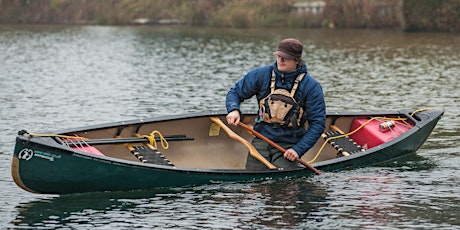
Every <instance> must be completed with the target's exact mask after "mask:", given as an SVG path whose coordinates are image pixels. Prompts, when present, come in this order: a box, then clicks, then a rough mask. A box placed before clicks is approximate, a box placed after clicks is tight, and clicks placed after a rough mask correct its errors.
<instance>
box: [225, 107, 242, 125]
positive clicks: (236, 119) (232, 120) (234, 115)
mask: <svg viewBox="0 0 460 230" xmlns="http://www.w3.org/2000/svg"><path fill="white" fill-rule="evenodd" d="M227 123H228V124H230V125H234V126H238V124H239V123H240V111H238V110H233V111H231V112H230V113H229V114H227Z"/></svg>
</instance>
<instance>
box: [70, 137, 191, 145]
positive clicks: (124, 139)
mask: <svg viewBox="0 0 460 230" xmlns="http://www.w3.org/2000/svg"><path fill="white" fill-rule="evenodd" d="M164 138H165V139H166V140H167V141H188V140H193V138H191V137H187V136H185V135H171V136H165V137H164ZM159 140H160V138H159V137H155V141H159ZM146 142H149V139H147V138H145V137H122V138H106V139H73V140H69V141H65V142H64V143H67V145H69V146H70V147H72V146H79V145H81V143H86V144H88V145H110V144H130V143H146Z"/></svg>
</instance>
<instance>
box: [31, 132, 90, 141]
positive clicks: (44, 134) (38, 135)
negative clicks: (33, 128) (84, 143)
mask: <svg viewBox="0 0 460 230" xmlns="http://www.w3.org/2000/svg"><path fill="white" fill-rule="evenodd" d="M29 136H31V137H60V138H66V139H79V140H88V138H85V137H79V136H67V135H60V134H48V133H29Z"/></svg>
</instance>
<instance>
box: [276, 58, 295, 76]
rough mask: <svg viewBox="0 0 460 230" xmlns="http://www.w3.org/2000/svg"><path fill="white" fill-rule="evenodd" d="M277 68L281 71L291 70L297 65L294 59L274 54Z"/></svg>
mask: <svg viewBox="0 0 460 230" xmlns="http://www.w3.org/2000/svg"><path fill="white" fill-rule="evenodd" d="M276 63H277V66H278V70H279V71H282V72H292V71H294V70H295V69H296V67H297V62H296V61H295V60H294V59H290V58H284V57H281V56H276Z"/></svg>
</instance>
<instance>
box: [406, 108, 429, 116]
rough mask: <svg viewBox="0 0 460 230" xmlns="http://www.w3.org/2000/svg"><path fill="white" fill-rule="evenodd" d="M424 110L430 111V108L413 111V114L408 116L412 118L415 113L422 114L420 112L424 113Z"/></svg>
mask: <svg viewBox="0 0 460 230" xmlns="http://www.w3.org/2000/svg"><path fill="white" fill-rule="evenodd" d="M425 110H432V108H423V109H418V110H415V111H414V112H412V113H411V114H410V116H411V117H413V116H414V115H415V114H416V113H419V112H422V111H425Z"/></svg>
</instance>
